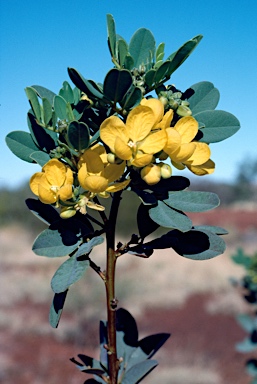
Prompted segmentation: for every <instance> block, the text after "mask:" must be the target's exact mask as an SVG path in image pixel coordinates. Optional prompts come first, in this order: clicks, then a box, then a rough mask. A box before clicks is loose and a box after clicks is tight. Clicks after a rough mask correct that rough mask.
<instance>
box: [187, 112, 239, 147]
mask: <svg viewBox="0 0 257 384" xmlns="http://www.w3.org/2000/svg"><path fill="white" fill-rule="evenodd" d="M194 118H195V119H196V120H197V121H198V122H199V123H202V124H204V128H200V131H201V133H202V134H203V137H202V138H201V139H200V140H199V141H202V142H204V143H217V142H219V141H222V140H225V139H227V138H228V137H230V136H233V135H234V134H235V133H236V132H237V131H238V130H239V128H240V123H239V121H238V119H237V118H236V117H235V116H234V115H232V114H231V113H229V112H226V111H219V110H218V111H204V112H200V113H197V114H196V115H194Z"/></svg>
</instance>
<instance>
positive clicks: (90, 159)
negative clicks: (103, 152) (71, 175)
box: [82, 150, 104, 174]
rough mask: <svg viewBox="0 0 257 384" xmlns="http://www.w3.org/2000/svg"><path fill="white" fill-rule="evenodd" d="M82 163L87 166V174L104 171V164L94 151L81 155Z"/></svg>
mask: <svg viewBox="0 0 257 384" xmlns="http://www.w3.org/2000/svg"><path fill="white" fill-rule="evenodd" d="M82 158H83V160H82V161H83V162H84V163H86V165H87V172H88V173H94V174H100V173H101V172H102V171H103V170H104V164H103V162H102V160H101V157H100V156H99V155H98V153H97V152H94V150H87V151H85V152H84V154H83V155H82Z"/></svg>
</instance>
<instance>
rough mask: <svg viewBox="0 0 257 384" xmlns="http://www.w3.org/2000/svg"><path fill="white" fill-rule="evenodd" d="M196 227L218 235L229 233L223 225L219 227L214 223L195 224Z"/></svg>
mask: <svg viewBox="0 0 257 384" xmlns="http://www.w3.org/2000/svg"><path fill="white" fill-rule="evenodd" d="M194 228H195V229H197V230H199V231H202V230H204V231H205V230H206V231H209V232H213V233H215V234H216V235H227V234H228V231H227V230H226V229H224V228H222V227H217V226H214V225H195V226H194Z"/></svg>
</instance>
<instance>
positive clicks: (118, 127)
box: [100, 99, 168, 168]
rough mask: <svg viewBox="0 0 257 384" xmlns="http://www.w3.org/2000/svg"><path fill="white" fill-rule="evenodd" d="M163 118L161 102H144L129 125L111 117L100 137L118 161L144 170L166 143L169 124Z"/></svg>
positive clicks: (133, 111) (136, 109)
mask: <svg viewBox="0 0 257 384" xmlns="http://www.w3.org/2000/svg"><path fill="white" fill-rule="evenodd" d="M163 117H164V107H163V105H162V103H161V102H160V101H159V100H157V99H149V100H144V101H142V102H141V105H139V106H137V107H135V108H134V109H132V111H131V112H130V113H129V114H128V117H127V121H126V124H125V123H124V122H123V121H122V120H121V119H120V118H119V117H117V116H111V117H108V118H107V119H106V120H105V121H104V122H103V123H102V124H101V127H100V137H101V139H102V141H103V142H104V143H105V144H106V145H108V147H109V148H110V150H111V151H112V152H113V153H114V154H115V155H116V156H117V157H118V158H120V159H122V160H127V161H128V164H129V165H133V166H135V167H139V168H141V167H144V166H146V165H148V164H150V163H151V162H152V160H153V155H154V154H156V153H158V152H160V151H161V150H162V149H163V147H164V146H165V144H166V140H167V135H166V131H165V129H163V128H164V126H165V124H166V126H167V124H168V123H167V121H166V120H164V122H163V121H162V120H163ZM166 126H165V128H166Z"/></svg>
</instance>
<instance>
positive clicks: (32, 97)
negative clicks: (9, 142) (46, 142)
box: [25, 87, 41, 122]
mask: <svg viewBox="0 0 257 384" xmlns="http://www.w3.org/2000/svg"><path fill="white" fill-rule="evenodd" d="M25 92H26V95H27V98H28V99H29V102H30V105H31V108H32V110H33V113H34V115H35V116H36V119H37V120H38V121H39V122H40V121H41V106H40V104H39V101H38V96H37V92H36V90H35V89H34V88H32V87H27V88H25Z"/></svg>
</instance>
